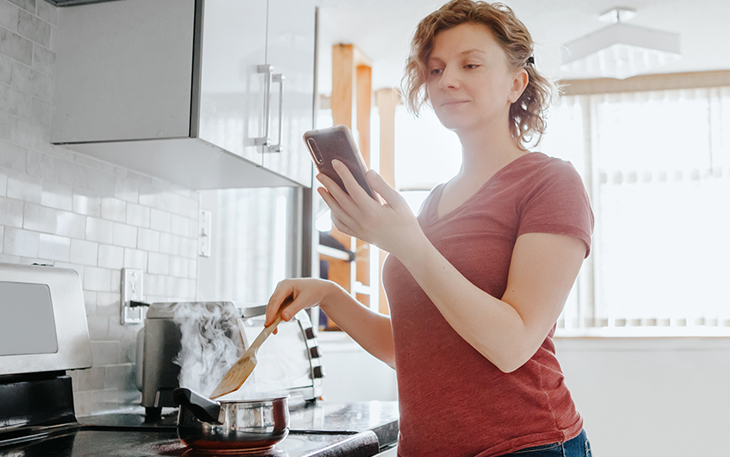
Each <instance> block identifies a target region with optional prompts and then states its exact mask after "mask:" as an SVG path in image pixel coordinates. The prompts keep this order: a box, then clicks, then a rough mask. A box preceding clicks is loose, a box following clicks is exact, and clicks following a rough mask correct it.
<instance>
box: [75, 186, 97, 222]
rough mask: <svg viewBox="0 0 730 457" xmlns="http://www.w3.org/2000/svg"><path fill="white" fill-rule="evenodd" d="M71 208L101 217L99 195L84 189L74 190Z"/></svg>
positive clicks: (77, 211)
mask: <svg viewBox="0 0 730 457" xmlns="http://www.w3.org/2000/svg"><path fill="white" fill-rule="evenodd" d="M73 210H74V212H76V213H80V214H86V215H87V216H94V217H101V197H99V196H98V195H93V194H91V193H88V192H86V191H84V190H78V189H76V190H74V192H73Z"/></svg>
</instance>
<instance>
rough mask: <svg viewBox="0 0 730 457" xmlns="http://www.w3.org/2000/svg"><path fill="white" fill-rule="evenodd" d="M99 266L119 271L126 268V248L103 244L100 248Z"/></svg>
mask: <svg viewBox="0 0 730 457" xmlns="http://www.w3.org/2000/svg"><path fill="white" fill-rule="evenodd" d="M99 266H100V267H104V268H112V269H119V268H122V267H123V266H124V248H121V247H119V246H109V245H107V244H102V245H100V246H99Z"/></svg>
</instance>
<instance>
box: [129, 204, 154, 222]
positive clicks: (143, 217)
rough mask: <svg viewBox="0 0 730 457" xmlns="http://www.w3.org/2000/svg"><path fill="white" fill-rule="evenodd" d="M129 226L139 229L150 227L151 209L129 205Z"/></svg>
mask: <svg viewBox="0 0 730 457" xmlns="http://www.w3.org/2000/svg"><path fill="white" fill-rule="evenodd" d="M127 224H129V225H134V226H137V227H149V226H150V208H147V207H145V206H141V205H136V204H134V203H127Z"/></svg>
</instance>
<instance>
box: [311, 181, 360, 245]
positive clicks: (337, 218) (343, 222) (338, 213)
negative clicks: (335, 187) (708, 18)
mask: <svg viewBox="0 0 730 457" xmlns="http://www.w3.org/2000/svg"><path fill="white" fill-rule="evenodd" d="M317 191H318V192H319V195H321V196H322V199H323V200H324V202H325V203H326V204H327V206H329V208H330V213H331V218H332V222H333V223H334V224H335V227H337V229H338V230H339V231H341V232H342V233H345V234H346V235H350V236H353V235H352V234H353V233H354V232H353V231H352V227H353V226H354V224H355V221H354V220H353V219H352V218H351V217H350V216H349V215H348V214H347V211H345V210H343V209H342V207H341V206H340V204H339V203H338V202H337V201H336V200H335V199H334V198H333V197H332V195H331V194H329V192H327V191H326V190H325V189H322V188H319V189H317Z"/></svg>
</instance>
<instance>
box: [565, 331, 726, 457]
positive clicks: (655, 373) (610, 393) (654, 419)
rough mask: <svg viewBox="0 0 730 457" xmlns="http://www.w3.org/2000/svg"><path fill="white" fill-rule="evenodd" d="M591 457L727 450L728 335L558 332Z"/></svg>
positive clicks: (677, 456) (681, 455) (672, 456)
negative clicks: (581, 335) (633, 335)
mask: <svg viewBox="0 0 730 457" xmlns="http://www.w3.org/2000/svg"><path fill="white" fill-rule="evenodd" d="M556 346H557V352H558V358H559V360H560V362H561V364H562V366H563V371H564V372H565V375H566V382H567V384H568V387H569V388H570V390H571V392H572V393H573V398H574V400H575V402H576V404H577V406H578V410H579V411H580V412H581V414H582V415H583V417H584V420H585V428H586V431H587V432H588V437H589V439H590V440H591V446H592V448H593V451H594V453H595V455H596V456H599V457H601V456H603V457H614V456H616V457H619V456H620V457H647V456H662V457H686V456H703V455H729V454H730V451H728V449H727V440H726V437H727V436H728V430H730V415H729V413H728V412H729V411H730V339H728V338H714V339H713V338H644V339H641V338H576V339H571V338H558V339H556Z"/></svg>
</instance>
